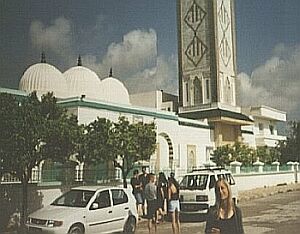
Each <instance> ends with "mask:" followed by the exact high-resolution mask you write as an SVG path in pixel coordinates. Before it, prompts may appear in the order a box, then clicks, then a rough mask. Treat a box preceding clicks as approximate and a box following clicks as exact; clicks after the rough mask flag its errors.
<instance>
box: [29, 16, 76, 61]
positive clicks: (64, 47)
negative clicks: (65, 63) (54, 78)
mask: <svg viewBox="0 0 300 234" xmlns="http://www.w3.org/2000/svg"><path fill="white" fill-rule="evenodd" d="M71 28H72V27H71V22H70V21H69V20H67V19H65V18H63V17H60V18H57V19H56V20H55V21H54V22H53V24H52V25H50V26H46V25H44V24H43V23H42V22H40V21H33V22H32V23H31V26H30V37H31V42H32V44H33V46H34V47H35V48H36V49H38V50H39V51H40V52H41V51H42V50H45V52H46V53H47V52H48V51H49V52H52V53H54V54H55V55H56V56H59V59H62V58H63V59H64V60H66V59H70V57H71V56H72V55H73V53H72V30H71Z"/></svg>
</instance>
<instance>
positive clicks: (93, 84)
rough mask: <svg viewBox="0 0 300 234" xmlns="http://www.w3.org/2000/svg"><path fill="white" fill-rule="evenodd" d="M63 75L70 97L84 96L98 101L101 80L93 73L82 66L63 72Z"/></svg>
mask: <svg viewBox="0 0 300 234" xmlns="http://www.w3.org/2000/svg"><path fill="white" fill-rule="evenodd" d="M63 75H64V77H65V78H66V81H67V86H68V89H69V94H70V95H71V96H81V95H86V96H87V97H89V98H96V99H99V97H100V82H101V80H100V78H99V77H98V76H97V74H96V73H95V72H93V71H91V70H90V69H88V68H86V67H83V66H76V67H71V68H70V69H68V70H67V71H65V72H64V74H63Z"/></svg>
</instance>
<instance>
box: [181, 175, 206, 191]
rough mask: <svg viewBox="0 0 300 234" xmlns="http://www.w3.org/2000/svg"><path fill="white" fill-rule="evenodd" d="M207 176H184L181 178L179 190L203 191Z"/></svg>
mask: <svg viewBox="0 0 300 234" xmlns="http://www.w3.org/2000/svg"><path fill="white" fill-rule="evenodd" d="M207 179H208V175H186V176H185V177H183V179H182V181H181V183H180V188H181V189H191V190H193V189H201V190H203V189H205V188H206V184H207Z"/></svg>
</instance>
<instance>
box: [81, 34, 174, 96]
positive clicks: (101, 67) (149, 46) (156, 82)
mask: <svg viewBox="0 0 300 234" xmlns="http://www.w3.org/2000/svg"><path fill="white" fill-rule="evenodd" d="M83 60H84V64H85V65H86V66H88V67H89V68H91V69H93V70H94V71H96V72H97V73H98V75H99V76H100V77H102V78H104V77H107V75H108V72H109V68H110V67H113V75H114V77H117V78H119V79H121V80H122V81H123V82H124V83H125V85H126V87H127V88H128V89H129V92H130V93H137V92H143V91H150V90H156V89H163V90H166V91H168V92H172V93H175V92H176V91H177V80H176V77H177V74H176V73H177V62H176V61H177V60H176V59H175V58H173V57H171V58H165V56H158V54H157V36H156V32H155V31H154V30H153V29H150V30H149V31H145V30H133V31H131V32H129V33H127V34H126V35H124V37H123V40H122V41H121V42H119V43H115V42H114V43H112V44H110V45H109V47H108V49H107V53H106V55H105V56H104V57H103V59H102V60H101V61H100V62H98V61H97V58H96V56H95V55H86V56H84V57H83Z"/></svg>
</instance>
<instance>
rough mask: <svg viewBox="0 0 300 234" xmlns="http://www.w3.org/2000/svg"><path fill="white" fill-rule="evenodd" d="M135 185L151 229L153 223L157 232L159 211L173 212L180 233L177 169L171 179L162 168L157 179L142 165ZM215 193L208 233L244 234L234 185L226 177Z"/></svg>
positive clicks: (140, 209) (175, 228)
mask: <svg viewBox="0 0 300 234" xmlns="http://www.w3.org/2000/svg"><path fill="white" fill-rule="evenodd" d="M131 185H132V188H133V194H134V196H135V199H136V204H137V210H138V212H139V214H143V215H144V217H147V219H148V229H149V233H151V232H152V231H153V230H152V229H153V224H154V231H155V233H156V231H157V221H158V217H159V215H161V216H162V220H163V217H164V215H166V214H167V212H169V213H170V214H171V217H172V229H173V233H174V234H179V233H180V221H179V212H180V203H179V184H178V182H177V181H176V179H175V178H174V173H171V174H170V177H169V178H168V180H167V179H166V176H165V174H164V173H163V172H160V173H159V175H158V180H157V181H156V176H155V175H154V174H152V173H150V174H148V173H147V172H146V168H142V173H141V174H139V172H138V170H135V171H134V175H133V177H132V178H131ZM215 195H216V202H215V205H214V206H213V207H211V208H210V209H209V212H208V215H207V221H206V227H205V233H215V234H244V229H243V223H242V212H241V210H240V209H239V207H237V206H236V204H235V203H234V201H233V199H232V193H231V189H230V185H229V184H228V182H227V181H226V180H225V179H219V180H218V181H217V182H216V185H215ZM145 204H147V206H146V205H145ZM146 207H147V209H145V208H146ZM166 208H167V210H166Z"/></svg>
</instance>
